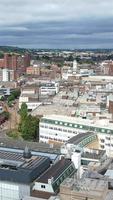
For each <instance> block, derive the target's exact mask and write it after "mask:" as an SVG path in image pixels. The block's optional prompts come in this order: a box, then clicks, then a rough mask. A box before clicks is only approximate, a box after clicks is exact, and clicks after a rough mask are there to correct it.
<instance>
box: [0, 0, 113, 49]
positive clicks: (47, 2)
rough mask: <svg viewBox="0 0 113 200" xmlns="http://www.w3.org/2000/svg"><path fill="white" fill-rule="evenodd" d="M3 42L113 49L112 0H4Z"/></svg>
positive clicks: (0, 40) (1, 15) (0, 27)
mask: <svg viewBox="0 0 113 200" xmlns="http://www.w3.org/2000/svg"><path fill="white" fill-rule="evenodd" d="M0 8H1V13H0V30H1V31H0V44H1V45H10V46H19V47H26V48H59V49H60V48H70V49H71V48H75V49H77V48H78V49H82V48H92V49H93V48H112V43H113V12H112V10H113V2H112V0H108V1H105V0H103V1H102V0H100V1H98V0H92V1H91V0H85V1H84V0H79V1H77V0H65V1H64V0H61V1H60V0H54V1H53V0H43V1H42V2H40V1H39V0H32V1H30V0H23V1H22V0H16V1H14V0H1V4H0Z"/></svg>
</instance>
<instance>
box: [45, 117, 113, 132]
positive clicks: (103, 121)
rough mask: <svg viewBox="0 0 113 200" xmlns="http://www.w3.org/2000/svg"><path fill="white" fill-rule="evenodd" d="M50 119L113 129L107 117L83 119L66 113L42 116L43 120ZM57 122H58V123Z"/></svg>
mask: <svg viewBox="0 0 113 200" xmlns="http://www.w3.org/2000/svg"><path fill="white" fill-rule="evenodd" d="M44 119H46V120H50V121H54V122H55V121H58V122H64V123H70V124H79V125H84V126H92V127H96V128H103V129H104V128H106V129H109V130H113V123H109V120H107V119H101V120H100V119H98V118H96V119H83V118H80V117H69V116H64V115H45V116H44V117H42V119H41V120H42V121H43V120H44ZM56 124H57V123H56Z"/></svg>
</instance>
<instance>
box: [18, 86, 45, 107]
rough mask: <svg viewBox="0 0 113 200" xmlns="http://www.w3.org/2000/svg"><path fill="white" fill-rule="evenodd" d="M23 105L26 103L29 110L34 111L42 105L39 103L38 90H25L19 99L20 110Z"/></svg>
mask: <svg viewBox="0 0 113 200" xmlns="http://www.w3.org/2000/svg"><path fill="white" fill-rule="evenodd" d="M22 103H26V105H27V108H28V110H34V109H36V108H37V107H38V106H40V105H41V104H42V103H41V102H39V101H38V91H37V90H36V88H30V87H27V88H23V89H22V90H21V95H20V97H19V109H20V108H21V105H22Z"/></svg>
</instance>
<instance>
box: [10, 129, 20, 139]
mask: <svg viewBox="0 0 113 200" xmlns="http://www.w3.org/2000/svg"><path fill="white" fill-rule="evenodd" d="M20 135H21V134H20V132H19V131H18V130H16V129H14V130H10V131H9V132H8V133H7V136H8V137H11V138H13V139H19V138H20Z"/></svg>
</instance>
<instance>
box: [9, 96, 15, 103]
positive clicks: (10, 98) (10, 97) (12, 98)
mask: <svg viewBox="0 0 113 200" xmlns="http://www.w3.org/2000/svg"><path fill="white" fill-rule="evenodd" d="M14 100H15V97H14V95H13V94H12V95H10V96H9V97H8V102H10V101H14Z"/></svg>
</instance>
